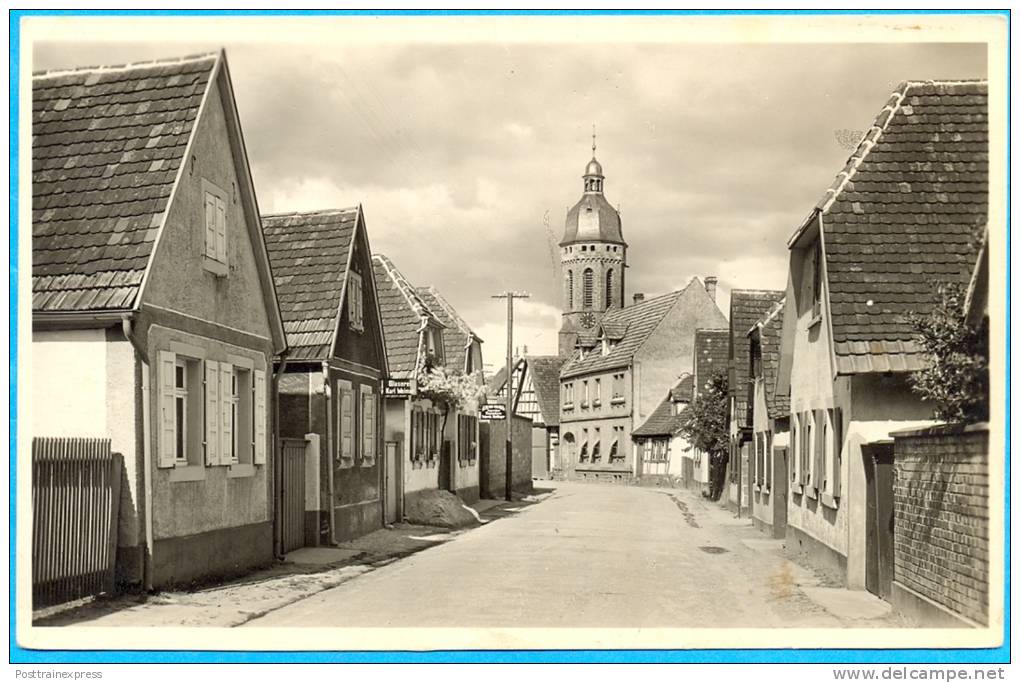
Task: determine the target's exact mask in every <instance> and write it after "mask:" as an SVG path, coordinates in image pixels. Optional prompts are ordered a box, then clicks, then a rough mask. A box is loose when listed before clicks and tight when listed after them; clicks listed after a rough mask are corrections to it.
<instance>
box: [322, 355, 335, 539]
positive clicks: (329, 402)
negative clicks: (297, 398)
mask: <svg viewBox="0 0 1020 683" xmlns="http://www.w3.org/2000/svg"><path fill="white" fill-rule="evenodd" d="M322 393H323V396H324V397H325V406H326V464H327V467H326V477H327V481H328V483H329V543H330V545H336V503H335V502H334V501H335V500H336V492H335V491H334V483H333V420H332V417H333V412H334V411H333V392H331V391H330V390H329V366H328V365H327V364H326V363H323V364H322Z"/></svg>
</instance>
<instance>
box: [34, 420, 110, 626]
mask: <svg viewBox="0 0 1020 683" xmlns="http://www.w3.org/2000/svg"><path fill="white" fill-rule="evenodd" d="M122 468H123V459H122V457H121V455H120V454H119V453H111V452H110V440H109V439H77V438H35V439H32V608H33V609H39V608H41V607H48V606H51V605H59V604H61V603H65V602H69V601H71V600H78V599H80V598H85V597H89V596H92V595H99V594H101V593H112V592H113V590H114V570H115V567H116V561H117V522H118V519H119V515H120V477H121V469H122Z"/></svg>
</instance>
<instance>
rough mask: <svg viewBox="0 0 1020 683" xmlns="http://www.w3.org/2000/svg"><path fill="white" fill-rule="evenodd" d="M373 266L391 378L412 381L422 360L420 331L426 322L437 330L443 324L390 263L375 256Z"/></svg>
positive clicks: (380, 256)
mask: <svg viewBox="0 0 1020 683" xmlns="http://www.w3.org/2000/svg"><path fill="white" fill-rule="evenodd" d="M372 266H373V271H374V273H375V288H376V296H378V297H379V312H380V313H381V315H382V322H383V336H384V337H385V339H386V360H387V362H388V364H389V369H390V376H391V377H395V378H405V377H411V376H412V375H413V374H414V371H415V368H417V367H418V365H419V364H420V361H421V360H423V359H421V358H419V352H420V351H422V344H421V341H422V337H421V331H422V330H423V329H424V326H425V325H427V324H428V323H429V321H431V322H432V323H433V324H434V325H435V326H436V327H437V328H440V329H441V328H442V323H441V322H440V321H439V319H438V318H437V317H436V316H435V314H433V313H432V311H431V309H430V308H429V307H428V304H426V303H425V302H424V301H423V300H422V298H421V297H420V296H419V295H418V292H417V290H415V288H414V286H413V285H411V283H410V282H408V281H407V278H405V277H404V275H403V273H401V272H400V271H399V270H397V267H396V266H394V265H393V262H392V261H390V260H389V259H388V258H387V257H385V256H383V255H382V254H375V255H374V256H373V257H372Z"/></svg>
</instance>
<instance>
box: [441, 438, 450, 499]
mask: <svg viewBox="0 0 1020 683" xmlns="http://www.w3.org/2000/svg"><path fill="white" fill-rule="evenodd" d="M452 445H453V444H452V443H451V442H450V441H443V447H442V448H441V449H439V451H440V452H439V488H440V489H441V490H443V491H452V490H453V488H452V487H453V476H452V468H453V457H452V455H451V453H450V451H451V450H453V449H452V448H451V446H452Z"/></svg>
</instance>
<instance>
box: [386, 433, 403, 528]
mask: <svg viewBox="0 0 1020 683" xmlns="http://www.w3.org/2000/svg"><path fill="white" fill-rule="evenodd" d="M399 463H400V442H399V441H387V442H386V488H385V491H386V523H387V524H395V523H396V522H397V521H399V519H400V510H399V505H398V501H399V500H400V470H399Z"/></svg>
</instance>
